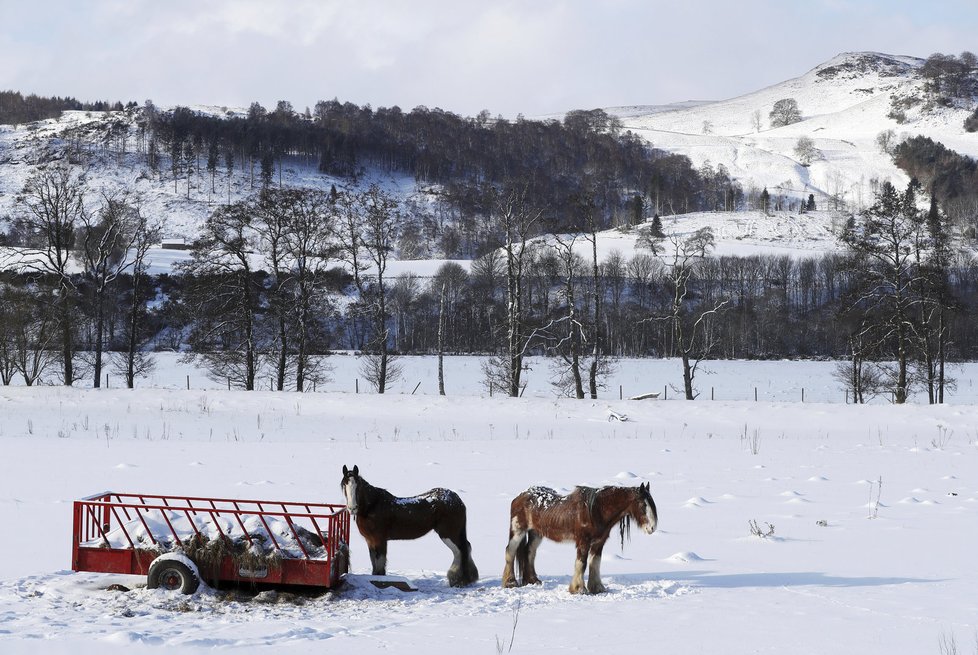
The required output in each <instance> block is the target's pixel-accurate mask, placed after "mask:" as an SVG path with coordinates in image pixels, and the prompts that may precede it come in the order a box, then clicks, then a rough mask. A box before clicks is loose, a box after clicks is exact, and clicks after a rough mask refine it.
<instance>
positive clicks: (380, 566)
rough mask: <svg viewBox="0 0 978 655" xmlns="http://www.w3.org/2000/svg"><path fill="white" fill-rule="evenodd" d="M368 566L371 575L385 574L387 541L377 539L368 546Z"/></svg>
mask: <svg viewBox="0 0 978 655" xmlns="http://www.w3.org/2000/svg"><path fill="white" fill-rule="evenodd" d="M368 546H369V548H370V566H371V568H372V569H373V575H387V542H386V541H378V542H377V543H376V544H374V545H373V546H370V545H369V544H368Z"/></svg>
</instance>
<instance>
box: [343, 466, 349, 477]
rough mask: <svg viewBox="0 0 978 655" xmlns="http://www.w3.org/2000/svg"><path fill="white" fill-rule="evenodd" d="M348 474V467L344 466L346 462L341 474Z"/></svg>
mask: <svg viewBox="0 0 978 655" xmlns="http://www.w3.org/2000/svg"><path fill="white" fill-rule="evenodd" d="M349 474H350V469H348V468H346V464H344V465H343V476H344V477H346V476H347V475H349Z"/></svg>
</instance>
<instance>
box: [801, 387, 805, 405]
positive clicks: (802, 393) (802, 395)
mask: <svg viewBox="0 0 978 655" xmlns="http://www.w3.org/2000/svg"><path fill="white" fill-rule="evenodd" d="M801 402H805V387H802V388H801Z"/></svg>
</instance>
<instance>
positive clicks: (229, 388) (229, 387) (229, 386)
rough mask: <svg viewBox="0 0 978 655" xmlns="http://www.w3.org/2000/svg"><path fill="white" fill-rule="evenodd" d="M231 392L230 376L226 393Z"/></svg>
mask: <svg viewBox="0 0 978 655" xmlns="http://www.w3.org/2000/svg"><path fill="white" fill-rule="evenodd" d="M230 390H231V376H228V391H230Z"/></svg>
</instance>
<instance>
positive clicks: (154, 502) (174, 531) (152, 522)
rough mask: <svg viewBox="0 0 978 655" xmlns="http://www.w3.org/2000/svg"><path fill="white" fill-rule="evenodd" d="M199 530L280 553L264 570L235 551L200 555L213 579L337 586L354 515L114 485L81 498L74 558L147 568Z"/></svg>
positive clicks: (85, 566) (76, 566)
mask: <svg viewBox="0 0 978 655" xmlns="http://www.w3.org/2000/svg"><path fill="white" fill-rule="evenodd" d="M221 519H224V520H225V521H224V524H223V525H222V521H221ZM246 523H248V524H250V525H249V526H247V527H246V525H245V524H246ZM229 526H230V527H229ZM275 527H278V528H279V531H278V534H276V530H275V529H274V528H275ZM309 533H311V534H312V535H316V536H317V537H320V538H321V539H322V542H323V548H322V549H318V548H315V549H313V548H310V546H309V544H308V541H309V539H308V534H309ZM194 537H198V538H203V537H209V538H211V539H213V538H215V537H216V538H223V537H226V538H228V539H230V540H231V541H232V542H235V541H236V542H239V543H241V544H242V545H243V544H245V543H246V544H247V546H248V547H250V548H252V549H257V550H264V551H265V552H268V553H272V554H277V555H278V557H275V558H274V560H273V561H274V565H272V566H267V567H259V569H258V570H252V569H246V568H242V566H241V565H240V564H239V562H237V561H236V560H235V558H234V557H233V556H231V555H225V556H224V557H223V558H222V559H221V561H220V562H219V563H218V564H217V565H216V566H207V567H201V566H200V563H198V568H200V569H201V575H202V577H204V579H205V580H208V581H212V582H214V581H225V582H244V581H247V582H261V583H265V584H283V585H307V586H316V587H333V586H335V585H336V584H337V583H338V582H339V579H340V576H342V575H343V574H344V573H345V572H346V571H345V565H344V562H343V560H344V559H345V558H346V557H347V556H348V554H347V552H346V548H347V544H348V543H349V540H350V515H349V513H348V512H347V511H346V508H345V507H344V506H343V505H335V504H326V503H298V502H283V501H268V500H243V499H235V498H205V497H195V496H161V495H154V494H127V493H117V492H110V491H109V492H104V493H101V494H96V495H94V496H89V497H88V498H84V499H82V500H77V501H75V503H74V521H73V528H72V553H71V566H72V569H73V570H75V571H95V572H101V573H125V574H131V575H145V574H146V573H147V572H148V571H149V565H150V564H151V563H152V561H153V560H154V559H155V558H156V557H158V556H159V555H160V554H162V553H163V552H167V551H168V550H173V549H174V548H176V547H181V546H182V545H183V544H185V543H186V542H188V540H191V539H193V538H194ZM303 537H307V538H306V539H304V538H303Z"/></svg>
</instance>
